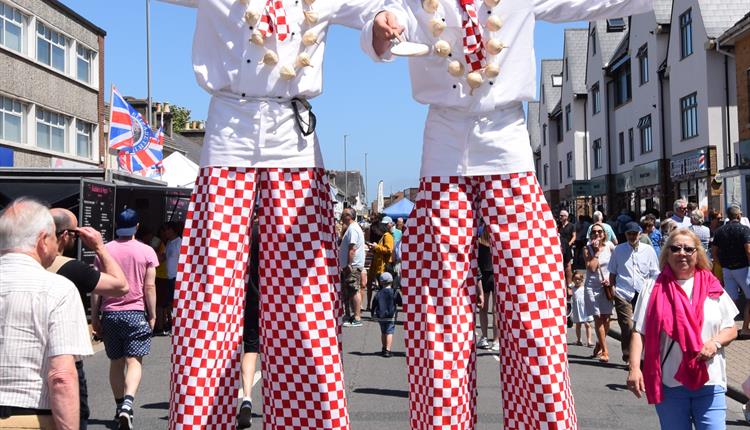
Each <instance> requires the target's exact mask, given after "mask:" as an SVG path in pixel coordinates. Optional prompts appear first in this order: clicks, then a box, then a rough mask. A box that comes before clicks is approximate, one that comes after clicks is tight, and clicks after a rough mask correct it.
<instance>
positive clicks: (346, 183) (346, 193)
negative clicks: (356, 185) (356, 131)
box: [344, 134, 349, 207]
mask: <svg viewBox="0 0 750 430" xmlns="http://www.w3.org/2000/svg"><path fill="white" fill-rule="evenodd" d="M347 136H349V135H348V134H345V135H344V207H346V206H347V204H348V203H349V172H348V171H347V170H346V138H347Z"/></svg>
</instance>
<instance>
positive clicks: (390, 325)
mask: <svg viewBox="0 0 750 430" xmlns="http://www.w3.org/2000/svg"><path fill="white" fill-rule="evenodd" d="M394 331H396V321H380V333H382V334H393V332H394Z"/></svg>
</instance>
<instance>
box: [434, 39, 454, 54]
mask: <svg viewBox="0 0 750 430" xmlns="http://www.w3.org/2000/svg"><path fill="white" fill-rule="evenodd" d="M433 49H434V50H435V53H436V54H437V55H439V56H441V57H447V56H448V55H449V54H450V53H451V45H450V44H449V43H448V42H446V41H445V40H438V41H437V42H436V43H435V46H434V47H433Z"/></svg>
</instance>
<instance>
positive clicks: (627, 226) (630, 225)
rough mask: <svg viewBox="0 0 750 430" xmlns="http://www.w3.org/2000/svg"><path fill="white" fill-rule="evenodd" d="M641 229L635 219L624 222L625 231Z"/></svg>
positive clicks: (630, 231)
mask: <svg viewBox="0 0 750 430" xmlns="http://www.w3.org/2000/svg"><path fill="white" fill-rule="evenodd" d="M642 231H643V230H641V226H639V225H638V223H637V222H635V221H630V222H629V223H627V224H625V233H633V232H636V233H640V232H642Z"/></svg>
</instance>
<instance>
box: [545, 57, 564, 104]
mask: <svg viewBox="0 0 750 430" xmlns="http://www.w3.org/2000/svg"><path fill="white" fill-rule="evenodd" d="M562 67H563V61H562V60H542V85H544V104H545V105H546V106H547V112H546V113H547V115H549V114H551V113H552V111H553V110H555V106H556V105H557V104H558V103H560V98H561V97H562V86H559V87H553V86H552V75H559V74H561V73H562Z"/></svg>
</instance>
